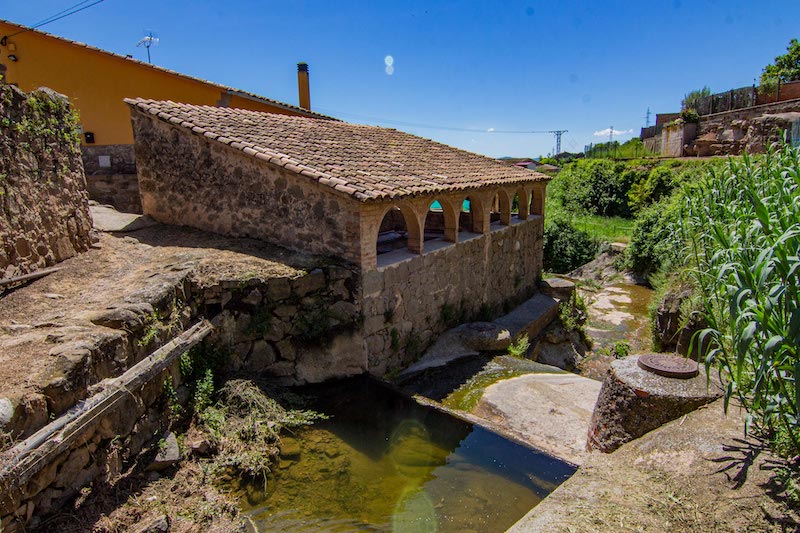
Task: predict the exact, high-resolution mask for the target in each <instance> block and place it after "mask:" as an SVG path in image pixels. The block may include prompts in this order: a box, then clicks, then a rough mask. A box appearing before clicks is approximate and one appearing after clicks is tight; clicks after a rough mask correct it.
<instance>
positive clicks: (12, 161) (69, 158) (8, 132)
mask: <svg viewBox="0 0 800 533" xmlns="http://www.w3.org/2000/svg"><path fill="white" fill-rule="evenodd" d="M91 228H92V219H91V215H90V214H89V204H88V195H87V192H86V180H85V179H84V175H83V164H82V162H81V157H80V149H79V144H78V137H77V130H76V121H75V117H74V116H73V115H72V112H71V110H70V107H69V104H68V103H67V101H66V99H64V98H62V97H61V96H60V95H58V94H57V93H55V92H53V91H50V90H49V89H40V90H37V91H33V92H31V93H30V94H25V93H23V92H21V91H20V90H18V89H17V88H16V87H13V86H10V85H0V278H6V277H13V276H15V275H19V274H25V273H28V272H32V271H35V270H38V269H41V268H43V267H46V266H50V265H53V264H55V263H58V262H60V261H63V260H64V259H67V258H69V257H72V256H73V255H75V254H77V253H79V252H81V251H84V250H86V249H88V247H89V244H90V239H89V231H90V230H91Z"/></svg>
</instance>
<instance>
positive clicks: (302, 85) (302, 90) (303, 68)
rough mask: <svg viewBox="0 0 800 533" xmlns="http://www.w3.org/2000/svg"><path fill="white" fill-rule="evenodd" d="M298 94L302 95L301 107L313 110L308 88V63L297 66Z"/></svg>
mask: <svg viewBox="0 0 800 533" xmlns="http://www.w3.org/2000/svg"><path fill="white" fill-rule="evenodd" d="M297 92H298V94H299V95H300V107H302V108H303V109H308V110H310V109H311V93H310V91H309V88H308V63H298V64H297Z"/></svg>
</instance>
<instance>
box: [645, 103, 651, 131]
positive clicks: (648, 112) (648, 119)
mask: <svg viewBox="0 0 800 533" xmlns="http://www.w3.org/2000/svg"><path fill="white" fill-rule="evenodd" d="M651 114H652V113H650V108H649V107H648V108H647V114H646V115H645V116H644V118H645V120H646V121H647V122H645V124H644V127H645V128H649V127H650V115H651Z"/></svg>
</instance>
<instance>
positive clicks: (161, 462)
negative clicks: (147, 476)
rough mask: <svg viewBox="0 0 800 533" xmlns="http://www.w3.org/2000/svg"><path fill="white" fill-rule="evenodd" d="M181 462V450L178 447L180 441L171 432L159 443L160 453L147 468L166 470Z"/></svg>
mask: <svg viewBox="0 0 800 533" xmlns="http://www.w3.org/2000/svg"><path fill="white" fill-rule="evenodd" d="M180 460H181V450H180V447H178V439H177V438H176V437H175V434H174V433H172V432H170V433H168V434H167V435H165V436H164V438H163V439H162V441H160V442H159V448H158V453H157V454H156V457H155V459H153V462H152V463H150V465H149V466H148V467H147V469H148V470H155V471H159V470H164V469H167V468H169V467H170V466H172V465H174V464H176V463H178V462H179V461H180Z"/></svg>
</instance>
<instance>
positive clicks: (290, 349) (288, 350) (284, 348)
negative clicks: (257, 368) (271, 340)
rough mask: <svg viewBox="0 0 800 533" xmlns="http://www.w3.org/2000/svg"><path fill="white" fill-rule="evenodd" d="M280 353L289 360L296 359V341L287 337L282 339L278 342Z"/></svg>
mask: <svg viewBox="0 0 800 533" xmlns="http://www.w3.org/2000/svg"><path fill="white" fill-rule="evenodd" d="M277 348H278V354H279V356H280V357H281V358H282V359H286V360H287V361H294V360H295V358H296V357H297V350H296V349H295V347H294V343H293V342H292V341H291V340H289V339H285V340H282V341H280V342H279V343H278V344H277Z"/></svg>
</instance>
